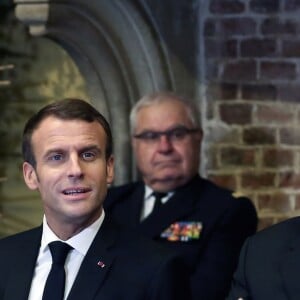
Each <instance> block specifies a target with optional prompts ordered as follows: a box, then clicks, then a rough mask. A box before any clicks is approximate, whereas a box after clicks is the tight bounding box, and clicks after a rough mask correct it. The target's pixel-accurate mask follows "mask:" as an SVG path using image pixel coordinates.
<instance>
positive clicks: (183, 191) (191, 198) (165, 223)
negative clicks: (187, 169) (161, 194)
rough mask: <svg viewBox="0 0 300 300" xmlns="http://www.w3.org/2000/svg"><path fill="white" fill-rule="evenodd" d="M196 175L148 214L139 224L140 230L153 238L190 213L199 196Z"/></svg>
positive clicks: (198, 182)
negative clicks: (157, 209)
mask: <svg viewBox="0 0 300 300" xmlns="http://www.w3.org/2000/svg"><path fill="white" fill-rule="evenodd" d="M198 179H199V177H198V176H196V177H195V178H194V179H193V180H192V181H191V182H190V183H189V184H187V185H186V186H183V187H182V188H180V189H178V190H177V191H176V192H175V194H174V195H173V196H172V197H171V198H170V199H169V200H168V202H167V203H166V204H164V205H162V206H161V208H160V209H159V211H157V212H156V213H153V214H151V215H149V217H147V218H146V219H145V220H143V222H141V224H140V226H139V230H140V232H142V233H143V234H146V235H147V236H149V237H151V238H154V237H157V236H159V235H160V233H161V232H163V231H164V230H165V229H167V228H168V227H169V226H170V225H171V224H172V223H174V222H176V221H180V219H182V218H184V217H185V216H187V215H190V214H191V213H192V212H193V210H194V208H195V205H196V204H197V199H198V198H199V184H200V182H201V181H199V180H198ZM183 203H184V205H183Z"/></svg>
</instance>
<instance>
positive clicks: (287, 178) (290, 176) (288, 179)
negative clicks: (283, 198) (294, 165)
mask: <svg viewBox="0 0 300 300" xmlns="http://www.w3.org/2000/svg"><path fill="white" fill-rule="evenodd" d="M279 187H284V188H295V189H298V188H300V174H297V173H294V172H281V173H280V178H279Z"/></svg>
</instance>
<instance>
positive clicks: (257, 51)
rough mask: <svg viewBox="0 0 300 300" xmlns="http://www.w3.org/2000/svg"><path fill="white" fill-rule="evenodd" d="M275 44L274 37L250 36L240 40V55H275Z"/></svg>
mask: <svg viewBox="0 0 300 300" xmlns="http://www.w3.org/2000/svg"><path fill="white" fill-rule="evenodd" d="M276 46H277V44H276V40H275V39H258V38H251V39H246V40H242V41H241V46H240V47H241V56H242V57H262V56H268V57H272V56H276V55H277V47H276Z"/></svg>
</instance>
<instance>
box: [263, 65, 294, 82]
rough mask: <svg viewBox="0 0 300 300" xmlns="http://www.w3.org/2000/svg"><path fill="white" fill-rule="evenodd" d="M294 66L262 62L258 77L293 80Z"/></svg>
mask: <svg viewBox="0 0 300 300" xmlns="http://www.w3.org/2000/svg"><path fill="white" fill-rule="evenodd" d="M296 67H297V66H296V64H295V63H290V62H266V61H265V62H262V63H261V66H260V77H261V78H262V79H295V78H296V76H297V73H296Z"/></svg>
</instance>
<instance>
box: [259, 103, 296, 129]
mask: <svg viewBox="0 0 300 300" xmlns="http://www.w3.org/2000/svg"><path fill="white" fill-rule="evenodd" d="M256 118H257V121H258V122H259V123H265V124H270V123H272V124H278V125H280V124H282V125H285V124H286V123H287V122H291V121H293V112H292V111H288V110H285V109H284V107H282V106H281V107H280V106H274V105H273V106H270V105H258V106H257V111H256Z"/></svg>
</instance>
